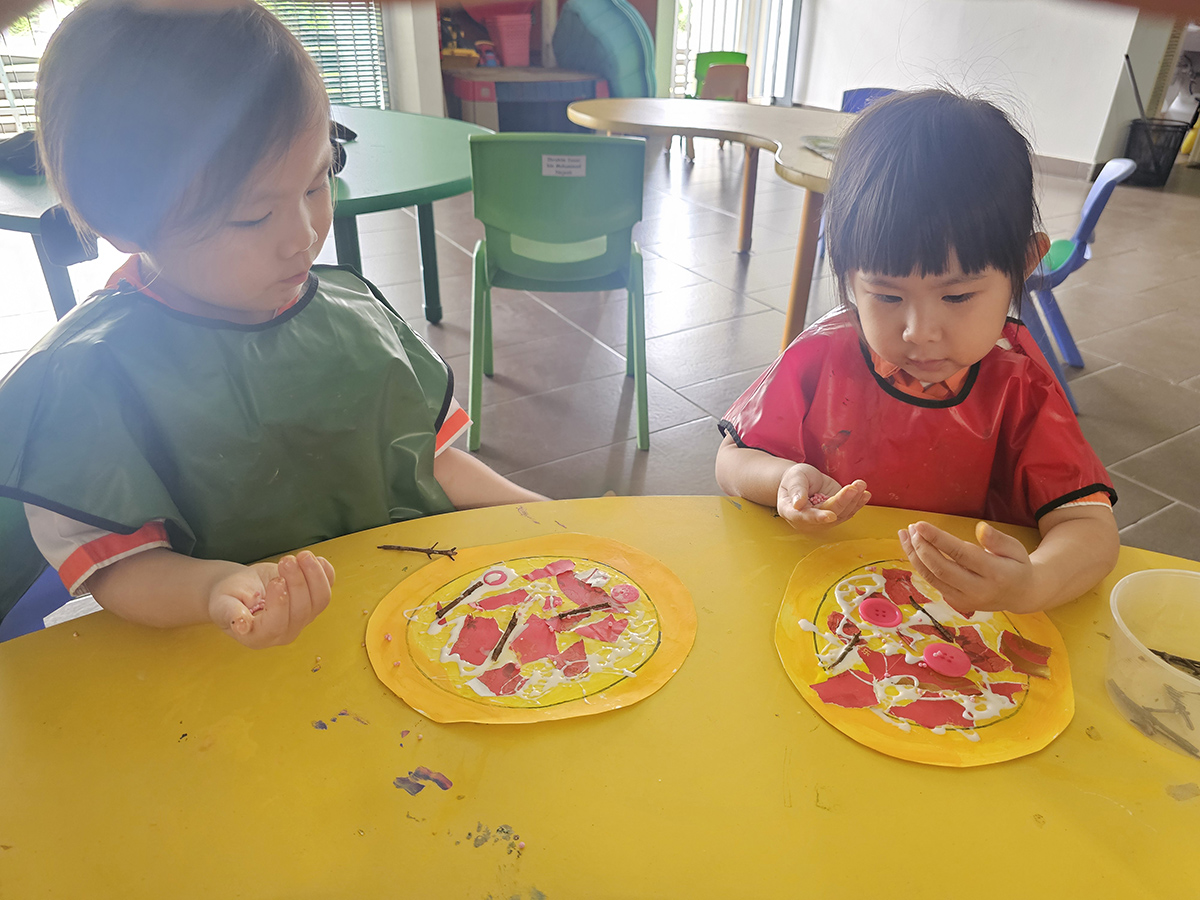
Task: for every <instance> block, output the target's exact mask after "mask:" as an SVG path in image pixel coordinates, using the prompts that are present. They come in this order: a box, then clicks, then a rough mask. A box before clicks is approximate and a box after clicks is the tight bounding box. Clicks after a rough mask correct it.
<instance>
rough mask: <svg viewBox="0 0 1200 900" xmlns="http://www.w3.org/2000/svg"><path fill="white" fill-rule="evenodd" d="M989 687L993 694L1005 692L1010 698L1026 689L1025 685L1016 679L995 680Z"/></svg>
mask: <svg viewBox="0 0 1200 900" xmlns="http://www.w3.org/2000/svg"><path fill="white" fill-rule="evenodd" d="M988 689H989V690H990V691H991V692H992V693H993V694H1003V695H1004V696H1005V697H1007V698H1008V699H1009V700H1012V699H1014V698H1015V697H1016V696H1017V694H1019V693H1021V691H1023V690H1025V685H1023V684H1021V683H1019V682H1016V681H993V682H992V683H991V684H989V685H988Z"/></svg>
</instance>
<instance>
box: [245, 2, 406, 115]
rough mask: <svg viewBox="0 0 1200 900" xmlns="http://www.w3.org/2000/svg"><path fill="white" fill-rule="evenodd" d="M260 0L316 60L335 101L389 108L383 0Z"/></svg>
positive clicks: (349, 104) (332, 99)
mask: <svg viewBox="0 0 1200 900" xmlns="http://www.w3.org/2000/svg"><path fill="white" fill-rule="evenodd" d="M261 2H262V5H263V6H265V7H266V8H267V9H269V10H270V11H271V12H272V13H274V14H275V15H276V16H278V17H279V19H280V21H282V22H283V24H284V25H286V26H287V27H288V29H289V30H290V31H291V32H292V34H294V35H296V37H297V38H299V40H300V43H302V44H303V45H304V48H305V49H306V50H307V51H308V52H309V54H310V55H311V56H312V58H313V59H315V60H316V61H317V65H318V66H319V67H320V69H321V73H322V74H323V75H324V76H325V86H326V88H327V89H328V90H329V99H330V100H331V101H333V102H334V103H338V104H343V105H346V106H375V107H379V108H380V109H387V108H388V79H387V66H386V63H385V61H384V59H385V58H384V50H383V8H382V6H381V5H380V4H379V3H374V2H368V0H332V2H327V3H311V2H296V3H293V2H286V0H261Z"/></svg>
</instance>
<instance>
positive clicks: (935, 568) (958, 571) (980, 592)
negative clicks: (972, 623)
mask: <svg viewBox="0 0 1200 900" xmlns="http://www.w3.org/2000/svg"><path fill="white" fill-rule="evenodd" d="M899 537H900V546H901V547H903V548H904V552H905V553H906V554H907V555H908V559H909V562H911V563H912V564H913V568H915V569H916V570H917V571H918V572H920V573H921V575H922V576H923V577H924V578H925V580H926V581H928V582H929V583H930V584H932V585H933V586H934V587H935V588H937V589H938V590H939V591H941V592H942V597H944V598H945V600H946V602H947V603H949V604H950V605H951V606H953V607H954V608H955V609H957V610H958V611H959V612H962V613H965V614H967V615H969V614H971V613H973V612H974V611H975V610H977V609H982V610H988V611H992V610H1008V611H1011V612H1018V613H1020V612H1034V611H1036V610H1038V609H1040V608H1041V607H1042V604H1041V603H1040V602H1039V600H1038V598H1037V595H1036V591H1035V585H1034V569H1033V563H1032V562H1031V561H1030V559H1029V554H1028V553H1027V552H1026V551H1025V547H1024V545H1023V544H1022V543H1021V542H1020V541H1018V540H1017V539H1016V538H1015V537H1012V536H1011V535H1007V534H1005V533H1004V532H1002V531H997V530H996V529H995V528H993V527H992V526H991V525H988V524H987V523H986V522H980V523H979V524H978V525H976V526H975V539H976V540H977V541H979V545H978V546H976V545H975V544H972V543H970V542H968V541H963V540H959V539H958V538H956V537H954V536H953V535H951V534H947V533H946V532H944V531H942V530H941V529H940V528H935V527H934V526H932V525H930V524H929V523H928V522H917V523H916V524H915V525H909V526H908V529H907V530H901V531H900V532H899Z"/></svg>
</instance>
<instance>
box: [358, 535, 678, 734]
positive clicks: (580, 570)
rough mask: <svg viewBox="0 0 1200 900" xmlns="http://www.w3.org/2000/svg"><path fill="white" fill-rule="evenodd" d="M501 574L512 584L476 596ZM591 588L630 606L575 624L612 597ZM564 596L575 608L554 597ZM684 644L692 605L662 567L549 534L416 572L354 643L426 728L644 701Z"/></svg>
mask: <svg viewBox="0 0 1200 900" xmlns="http://www.w3.org/2000/svg"><path fill="white" fill-rule="evenodd" d="M501 569H511V570H513V571H515V572H516V573H517V576H516V577H513V578H510V579H509V580H507V581H506V582H505V583H504V584H503V585H501V586H497V587H491V586H488V585H486V582H485V576H486V575H487V574H489V573H490V571H493V570H501ZM526 576H530V577H531V578H532V580H530V578H527V577H526ZM589 577H592V578H594V580H596V581H597V583H599V584H603V585H605V586H606V587H607V589H608V590H614V589H615V588H616V587H618V586H622V585H624V586H627V587H629V588H630V591H629V592H621V591H616V593H630V594H632V596H633V598H634V599H632V600H624V599H622V598H620V597H613V599H614V601H615V602H614V604H613V605H612V606H611V607H603V608H597V609H595V610H593V611H592V612H587V613H584V614H583V615H582V616H581V617H580V618H579V619H578V623H586V624H585V625H582V626H580V625H579V624H577V622H576V621H573V620H574V618H575V617H574V616H573V615H572V611H573V610H576V609H578V610H586V609H588V608H589V607H591V606H592V605H593V604H591V603H590V602H589V601H590V600H591V599H594V598H605V597H611V596H612V595H610V594H606V593H605V592H604V588H597V587H595V586H594V585H591V584H590V582H589V581H588V578H589ZM563 579H565V580H566V582H568V583H569V587H568V588H563V586H562V585H563ZM635 584H636V585H637V587H634V585H635ZM568 589H569V590H570V591H572V592H574V595H575V596H578V597H584V598H587V599H586V600H584V601H581V602H576V601H572V600H569V599H566V598H567V596H568V595H567V594H566V593H565V591H566V590H568ZM518 592H519V593H518ZM510 593H511V594H516V595H517V596H515V597H513V596H509V594H510ZM520 594H524V595H525V596H520ZM585 602H586V603H587V605H586V606H585V605H583V603H585ZM535 619H536V621H535ZM576 629H579V630H576ZM388 633H390V634H391V635H392V636H393V638H394V640H392V641H387V640H385V637H384V636H385V634H388ZM614 633H615V635H616V637H614V636H613V635H614ZM695 635H696V611H695V607H694V606H693V605H692V600H691V595H690V594H689V593H688V591H687V589H686V588H685V587H684V586H683V583H682V582H680V581H679V579H678V578H677V577H676V576H675V575H674V573H672V572H671V571H670V570H669V569H668V568H667V567H666V566H664V565H663V564H662V563H661V562H659V561H658V560H656V559H654V558H653V557H651V556H649V555H647V554H645V553H642V552H641V551H639V550H636V549H634V548H632V547H628V546H625V545H624V544H619V543H617V542H616V541H610V540H606V539H604V538H598V537H592V536H589V535H582V534H559V535H548V536H546V537H541V538H530V539H528V540H523V541H514V542H512V543H508V544H494V545H489V546H483V547H469V548H460V549H459V551H458V554H457V556H456V558H455V559H453V560H451V559H448V558H441V559H438V560H435V561H433V562H430V563H429V564H427V565H425V566H423V567H422V568H420V569H419V570H417V571H416V572H415V573H413V574H412V575H411V576H409V577H408V578H407V579H405V580H404V581H402V582H401V583H400V584H399V585H398V586H397V587H396V588H395V589H394V590H393V591H392V592H391V593H389V594H388V595H387V596H386V597H385V598H384V599H383V600H382V601H381V602H380V604H379V606H378V607H377V608H376V610H375V612H374V614H373V615H372V616H371V619H370V621H369V622H368V623H367V640H366V645H367V652H368V654H369V656H370V659H371V665H372V667H373V668H374V669H375V673H376V675H378V677H379V679H380V680H381V681H383V683H384V684H385V685H387V687H388V688H390V689H391V690H392V691H393V692H394V693H395V694H397V695H398V696H399V697H400V698H401V699H402V700H403V701H404V702H405V703H407V704H408V705H409V706H411V707H412V708H413V709H415V710H417V711H418V712H420V713H421V714H423V715H425V716H428V717H429V718H430V719H433V720H434V721H437V722H483V723H523V722H542V721H549V720H553V719H564V718H570V717H574V716H586V715H593V714H596V713H601V712H606V711H608V710H611V709H619V708H620V707H622V706H629V705H630V704H633V703H636V702H638V701H639V700H643V699H645V698H646V697H648V696H650V695H651V694H653V693H654V692H655V691H657V690H658V689H659V688H661V687H662V686H663V685H664V684H666V682H667V681H669V680H670V678H671V677H672V675H674V674H675V672H676V671H678V669H679V667H680V666H681V665H683V661H684V659H685V658H686V657H687V654H688V652H689V651H690V650H691V647H692V643H693V641H694V639H695ZM477 637H478V640H476V638H477ZM618 644H620V646H618ZM488 648H491V650H490V652H489V651H488ZM626 650H627V651H628V655H618V651H620V652H621V653H622V654H624V653H625V651H626ZM454 651H457V652H454ZM610 651H611V652H610ZM585 662H586V664H585ZM514 686H515V687H514ZM510 689H511V690H510Z"/></svg>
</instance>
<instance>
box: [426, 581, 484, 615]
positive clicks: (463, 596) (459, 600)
mask: <svg viewBox="0 0 1200 900" xmlns="http://www.w3.org/2000/svg"><path fill="white" fill-rule="evenodd" d="M481 584H483V582H482V581H477V582H475V583H474V584H473V585H471V586H470V587H469V588H467V589H466V590H465V591H463V592H462V593H461V594H459V595H458V596H457V597H455V598H454V599H453V600H451V601H450V602H449V603H447V604H446V605H445V606H443V607H442V608H441V609H436V610H434V618H435V619H440V618H441V617H442V616H444V615H445V614H446V613H448V612H450V610H452V609H454V607H456V606H458V604H460V603H462V602H463V601H464V600H466V599H467V595H468V594H470V593H471V591H473V590H475V588H477V587H479V586H480V585H481Z"/></svg>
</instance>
